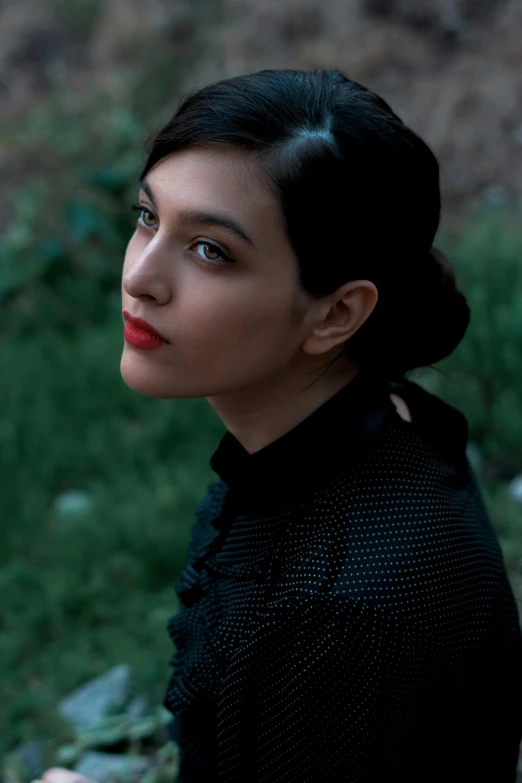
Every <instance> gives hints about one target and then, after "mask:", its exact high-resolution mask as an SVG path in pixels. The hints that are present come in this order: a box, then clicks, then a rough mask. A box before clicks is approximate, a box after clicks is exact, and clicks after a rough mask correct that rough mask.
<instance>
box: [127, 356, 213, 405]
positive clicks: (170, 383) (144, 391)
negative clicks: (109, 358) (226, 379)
mask: <svg viewBox="0 0 522 783" xmlns="http://www.w3.org/2000/svg"><path fill="white" fill-rule="evenodd" d="M136 359H137V357H132V358H129V357H126V356H125V353H124V354H123V356H122V358H121V362H120V374H121V377H122V380H123V382H124V383H125V385H126V386H128V387H129V389H132V390H133V391H135V392H137V393H138V394H141V395H142V396H143V397H153V398H155V399H158V400H176V399H180V400H181V399H194V398H197V397H204V396H205V395H204V394H199V393H198V389H196V388H195V387H194V384H191V385H190V386H188V385H187V384H185V385H183V384H182V383H176V378H175V376H174V371H173V368H172V367H171V368H169V367H163V368H161V369H160V368H154V367H151V366H147V362H145V361H142V360H141V359H139V358H138V359H137V361H136Z"/></svg>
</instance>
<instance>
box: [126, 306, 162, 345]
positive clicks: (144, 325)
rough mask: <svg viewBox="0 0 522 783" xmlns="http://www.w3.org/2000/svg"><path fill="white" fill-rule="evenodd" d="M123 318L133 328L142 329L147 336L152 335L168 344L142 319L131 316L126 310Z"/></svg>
mask: <svg viewBox="0 0 522 783" xmlns="http://www.w3.org/2000/svg"><path fill="white" fill-rule="evenodd" d="M123 317H124V318H125V319H126V320H127V321H130V322H131V324H134V326H137V327H139V328H140V329H144V330H145V331H146V332H149V334H154V335H155V336H156V337H159V338H160V339H161V340H164V341H165V342H166V343H168V340H165V338H164V337H163V335H162V334H160V333H159V332H158V330H157V329H155V328H154V327H153V326H152V325H151V324H149V323H147V321H144V320H143V318H136V317H135V316H134V315H131V314H130V313H129V312H128V311H127V310H124V311H123Z"/></svg>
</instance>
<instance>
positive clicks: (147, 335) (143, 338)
mask: <svg viewBox="0 0 522 783" xmlns="http://www.w3.org/2000/svg"><path fill="white" fill-rule="evenodd" d="M123 317H124V318H125V319H126V320H127V321H128V323H127V324H126V325H125V329H124V330H123V336H124V338H125V339H126V340H127V342H129V343H131V345H135V346H136V347H137V348H146V349H147V348H148V349H150V348H160V347H161V346H162V345H165V344H166V343H168V340H165V338H164V337H162V336H161V334H160V333H159V332H158V330H157V329H155V328H154V327H153V326H152V325H151V324H149V323H147V321H144V320H143V319H142V318H135V317H134V316H133V315H131V314H130V313H129V312H128V311H127V310H124V311H123Z"/></svg>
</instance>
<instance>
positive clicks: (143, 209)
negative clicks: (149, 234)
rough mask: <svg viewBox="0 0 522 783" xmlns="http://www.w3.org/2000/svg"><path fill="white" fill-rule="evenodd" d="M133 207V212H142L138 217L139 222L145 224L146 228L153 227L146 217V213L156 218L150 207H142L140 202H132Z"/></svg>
mask: <svg viewBox="0 0 522 783" xmlns="http://www.w3.org/2000/svg"><path fill="white" fill-rule="evenodd" d="M131 209H132V211H133V212H139V213H140V214H139V217H138V223H140V222H141V223H142V224H143V225H144V226H146V228H152V227H153V226H152V225H151V224H150V223H147V222H146V221H145V219H144V216H145V215H149V216H150V217H152V219H153V220H155V218H154V215H153V214H152V212H151V211H150V209H148V208H147V207H142V206H141V205H140V204H131Z"/></svg>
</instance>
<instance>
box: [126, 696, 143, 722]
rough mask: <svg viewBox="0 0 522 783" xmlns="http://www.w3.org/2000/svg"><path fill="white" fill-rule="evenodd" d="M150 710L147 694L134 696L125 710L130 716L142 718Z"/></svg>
mask: <svg viewBox="0 0 522 783" xmlns="http://www.w3.org/2000/svg"><path fill="white" fill-rule="evenodd" d="M148 710H149V703H148V701H147V699H146V698H145V696H141V695H138V696H136V698H134V699H133V700H132V701H131V702H130V704H129V705H128V707H127V708H126V710H125V715H128V716H129V718H141V717H143V715H146V714H147V712H148Z"/></svg>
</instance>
